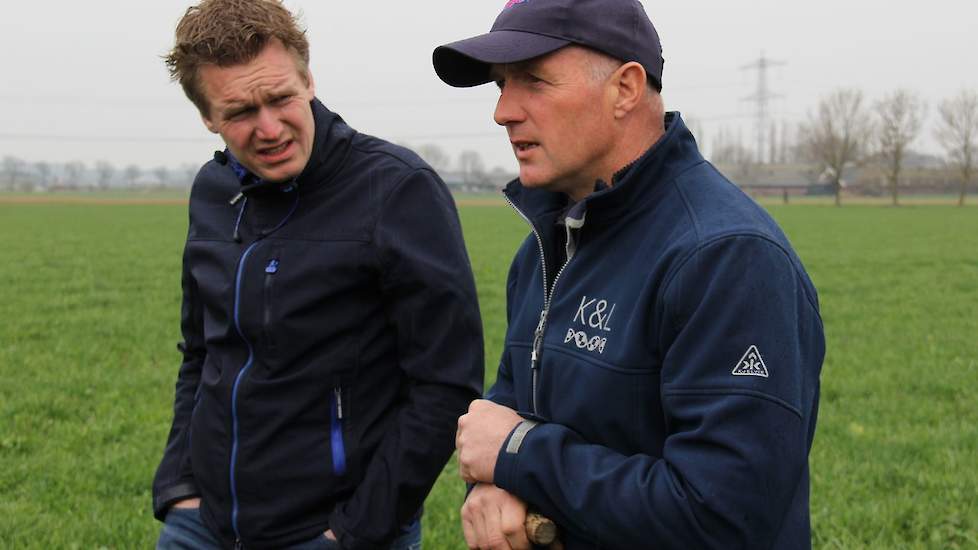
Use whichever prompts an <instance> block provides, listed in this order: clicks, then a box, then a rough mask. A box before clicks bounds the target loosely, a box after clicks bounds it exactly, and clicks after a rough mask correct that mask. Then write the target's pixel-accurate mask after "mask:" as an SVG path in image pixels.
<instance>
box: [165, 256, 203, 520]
mask: <svg viewBox="0 0 978 550" xmlns="http://www.w3.org/2000/svg"><path fill="white" fill-rule="evenodd" d="M182 286H183V303H182V306H181V311H180V330H181V332H182V335H183V342H181V343H180V344H179V345H177V348H178V349H179V350H180V351H181V352H182V353H183V363H182V364H181V365H180V371H179V374H178V375H177V385H176V398H175V399H174V404H173V424H172V426H171V428H170V436H169V438H168V439H167V442H166V449H165V450H164V452H163V460H161V461H160V465H159V467H158V468H157V470H156V477H155V478H154V479H153V515H154V516H155V517H156V519H158V520H160V521H163V518H164V517H165V516H166V512H167V510H168V509H169V507H170V505H171V504H173V503H174V502H176V501H178V500H182V499H185V498H190V497H194V496H197V495H198V494H199V492H198V490H197V484H196V483H195V482H194V476H193V471H192V469H191V466H190V418H191V416H192V415H193V409H194V405H195V404H196V397H197V392H198V387H199V382H200V373H201V367H202V366H203V364H204V356H205V354H206V351H205V347H204V334H203V332H204V329H203V314H202V312H201V305H200V303H199V300H198V297H197V284H196V283H195V282H194V279H193V276H192V275H191V274H190V266H189V265H188V261H187V251H186V249H185V250H184V254H183V276H182Z"/></svg>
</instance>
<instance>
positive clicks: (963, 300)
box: [0, 204, 978, 550]
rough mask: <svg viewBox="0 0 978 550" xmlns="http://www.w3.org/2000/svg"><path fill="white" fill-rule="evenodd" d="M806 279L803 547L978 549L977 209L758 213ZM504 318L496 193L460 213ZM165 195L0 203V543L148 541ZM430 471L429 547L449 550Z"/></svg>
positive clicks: (489, 306)
mask: <svg viewBox="0 0 978 550" xmlns="http://www.w3.org/2000/svg"><path fill="white" fill-rule="evenodd" d="M769 209H770V211H771V212H772V213H773V214H774V216H775V217H776V218H777V219H778V220H779V221H780V222H781V223H782V224H783V226H784V228H785V230H786V232H787V233H788V235H789V237H791V239H792V241H793V243H794V244H795V246H796V248H797V250H798V253H799V255H800V256H801V258H802V259H803V261H804V262H805V264H806V266H807V268H808V270H809V272H810V274H811V276H812V279H813V280H814V281H815V284H816V286H817V287H818V289H819V292H820V296H821V303H822V313H823V317H824V320H825V325H826V331H827V335H826V337H827V344H828V352H827V355H826V360H825V366H824V370H823V375H822V384H823V385H822V406H821V410H820V416H819V425H818V433H817V435H816V439H815V447H814V449H813V450H812V454H811V459H810V460H811V466H812V476H813V479H812V522H813V527H814V535H813V537H814V544H815V546H816V547H818V548H880V549H883V548H978V468H976V466H975V464H976V463H978V407H976V397H975V396H976V395H978V209H976V208H973V207H971V208H963V209H961V208H952V207H942V206H915V207H904V208H884V207H876V206H847V207H844V208H841V209H837V208H831V207H822V206H798V205H789V206H776V205H771V206H769ZM461 215H462V219H463V224H464V228H465V231H466V238H467V242H468V245H469V252H470V255H471V257H472V263H473V267H474V269H475V271H476V277H477V283H478V286H479V296H480V304H481V308H482V312H483V318H484V323H485V328H486V340H487V361H486V363H487V377H489V378H490V379H491V378H492V377H493V376H494V371H495V363H496V359H497V357H498V356H499V352H500V349H501V346H502V337H503V331H504V318H503V316H504V310H505V306H504V280H505V275H506V270H507V268H508V264H509V258H510V256H511V254H512V252H513V250H514V248H515V247H516V245H517V244H518V243H519V241H520V240H521V239H522V238H523V236H524V235H525V234H526V232H527V228H526V226H525V225H524V223H523V222H522V221H521V220H520V219H519V218H518V217H517V216H516V215H515V214H514V213H513V212H512V211H510V210H509V209H508V208H507V207H505V206H463V207H462V208H461ZM185 229H186V210H185V207H184V206H180V205H152V204H149V205H140V204H137V205H89V204H86V205H77V204H0V260H2V261H0V276H2V280H3V282H4V284H3V286H2V289H0V318H2V319H3V321H2V323H0V418H2V425H0V548H3V549H6V548H80V549H88V548H103V547H104V548H119V549H128V548H147V547H152V545H153V543H154V541H155V538H156V535H157V533H158V530H159V525H158V524H157V523H156V522H155V521H154V520H153V519H152V517H151V513H150V491H149V487H150V482H151V479H152V475H153V471H154V469H155V467H156V463H157V460H158V459H159V456H160V453H161V451H162V447H163V443H164V439H165V437H166V432H167V430H168V426H169V421H170V415H171V407H172V398H173V385H174V380H175V376H176V369H177V365H178V360H179V354H178V353H177V351H176V349H175V347H174V346H175V343H176V342H177V340H178V339H179V331H178V326H177V324H178V322H177V320H178V309H179V300H180V296H179V292H180V285H179V260H180V251H181V248H182V240H183V236H184V232H185ZM462 495H463V487H462V485H461V483H460V482H459V481H458V480H457V478H456V477H455V474H454V466H453V465H452V464H449V465H448V466H447V467H446V470H445V473H444V474H443V476H442V479H441V480H440V481H439V482H438V484H437V485H436V487H435V490H434V492H433V493H432V495H431V497H429V499H428V502H427V505H426V510H427V513H426V520H425V521H426V523H425V538H426V545H427V548H429V549H434V550H438V549H442V548H446V549H451V548H461V547H464V545H463V544H462V543H461V534H460V529H459V527H458V514H457V509H458V506H459V505H460V502H461V498H462Z"/></svg>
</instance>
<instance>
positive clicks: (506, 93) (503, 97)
mask: <svg viewBox="0 0 978 550" xmlns="http://www.w3.org/2000/svg"><path fill="white" fill-rule="evenodd" d="M518 99H519V98H518V94H517V93H515V92H514V91H510V90H509V89H507V88H505V87H504V88H503V89H502V90H500V91H499V101H497V102H496V111H495V112H494V113H493V114H492V119H493V120H495V121H496V124H498V125H500V126H506V125H507V124H512V123H514V122H521V121H522V120H523V117H524V114H523V109H522V107H520V104H519V101H518Z"/></svg>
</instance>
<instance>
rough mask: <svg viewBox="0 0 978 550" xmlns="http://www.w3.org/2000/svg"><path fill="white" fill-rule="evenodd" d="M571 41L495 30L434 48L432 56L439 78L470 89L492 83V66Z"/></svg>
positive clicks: (537, 53)
mask: <svg viewBox="0 0 978 550" xmlns="http://www.w3.org/2000/svg"><path fill="white" fill-rule="evenodd" d="M568 44H570V41H568V40H563V39H560V38H553V37H550V36H544V35H541V34H534V33H529V32H522V31H493V32H489V33H486V34H482V35H479V36H475V37H472V38H467V39H465V40H459V41H458V42H452V43H451V44H445V45H444V46H438V47H437V48H435V52H434V53H433V54H432V56H431V60H432V63H433V64H434V66H435V72H436V73H437V74H438V78H441V79H442V80H443V81H444V82H445V83H446V84H448V85H449V86H455V87H458V88H467V87H469V86H478V85H480V84H485V83H487V82H491V81H492V78H490V76H489V68H490V66H491V65H493V64H498V63H518V62H520V61H526V60H527V59H533V58H534V57H539V56H541V55H544V54H548V53H550V52H552V51H555V50H558V49H560V48H563V47H564V46H566V45H568Z"/></svg>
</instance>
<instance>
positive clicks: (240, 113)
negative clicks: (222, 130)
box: [228, 108, 254, 120]
mask: <svg viewBox="0 0 978 550" xmlns="http://www.w3.org/2000/svg"><path fill="white" fill-rule="evenodd" d="M252 111H254V109H252V108H247V109H238V110H237V111H232V112H231V114H229V115H228V119H229V120H241V119H242V118H244V117H246V116H247V115H249V114H250V113H251V112H252Z"/></svg>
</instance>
